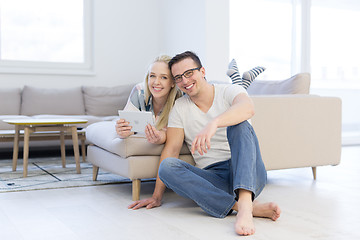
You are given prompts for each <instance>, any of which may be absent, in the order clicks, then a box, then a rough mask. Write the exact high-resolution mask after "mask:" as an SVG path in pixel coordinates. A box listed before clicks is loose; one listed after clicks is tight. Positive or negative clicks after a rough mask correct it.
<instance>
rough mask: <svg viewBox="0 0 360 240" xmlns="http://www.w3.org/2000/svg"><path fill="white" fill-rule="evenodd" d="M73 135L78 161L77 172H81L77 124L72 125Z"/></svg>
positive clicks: (75, 155) (75, 154)
mask: <svg viewBox="0 0 360 240" xmlns="http://www.w3.org/2000/svg"><path fill="white" fill-rule="evenodd" d="M71 135H72V140H73V147H74V157H75V162H76V172H77V173H81V170H80V156H79V140H78V133H77V128H76V126H72V127H71Z"/></svg>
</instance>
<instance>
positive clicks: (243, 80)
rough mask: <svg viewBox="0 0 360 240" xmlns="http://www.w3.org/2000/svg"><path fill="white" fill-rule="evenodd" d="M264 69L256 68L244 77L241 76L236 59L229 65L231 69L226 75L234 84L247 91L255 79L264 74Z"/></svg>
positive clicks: (245, 73) (244, 74)
mask: <svg viewBox="0 0 360 240" xmlns="http://www.w3.org/2000/svg"><path fill="white" fill-rule="evenodd" d="M265 69H266V68H264V67H260V66H258V67H255V68H252V69H250V70H249V71H247V72H244V73H243V75H242V77H241V76H240V73H239V69H238V67H237V64H236V61H235V59H233V60H231V62H230V63H229V69H228V70H227V72H226V74H227V75H228V76H229V77H230V79H231V82H232V83H233V84H238V85H241V86H243V87H244V88H245V89H247V88H248V87H249V86H250V84H251V83H252V82H253V81H254V80H255V78H256V77H257V76H258V75H259V74H260V73H262V72H264V71H265Z"/></svg>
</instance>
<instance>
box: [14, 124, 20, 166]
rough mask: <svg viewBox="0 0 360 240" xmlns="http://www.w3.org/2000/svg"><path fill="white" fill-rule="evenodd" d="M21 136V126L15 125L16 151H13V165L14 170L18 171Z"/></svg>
mask: <svg viewBox="0 0 360 240" xmlns="http://www.w3.org/2000/svg"><path fill="white" fill-rule="evenodd" d="M19 135H20V126H18V125H15V136H14V149H13V165H12V170H13V171H16V166H17V160H18V157H19Z"/></svg>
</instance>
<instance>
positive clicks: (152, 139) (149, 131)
mask: <svg viewBox="0 0 360 240" xmlns="http://www.w3.org/2000/svg"><path fill="white" fill-rule="evenodd" d="M145 134H146V139H147V140H148V142H149V143H154V144H163V143H164V142H165V141H166V130H160V131H159V130H157V129H156V128H155V127H154V126H152V125H150V124H148V125H146V127H145Z"/></svg>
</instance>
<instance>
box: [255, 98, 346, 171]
mask: <svg viewBox="0 0 360 240" xmlns="http://www.w3.org/2000/svg"><path fill="white" fill-rule="evenodd" d="M251 98H252V99H253V101H254V105H255V115H254V117H253V118H252V119H251V122H252V125H253V127H254V129H255V132H256V134H257V136H258V139H259V144H260V149H261V153H262V157H263V161H264V163H265V167H266V169H267V170H272V169H284V168H296V167H316V166H322V165H337V164H339V163H340V157H341V99H340V98H337V97H320V96H315V95H281V96H280V95H273V96H270V95H267V96H252V97H251Z"/></svg>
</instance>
